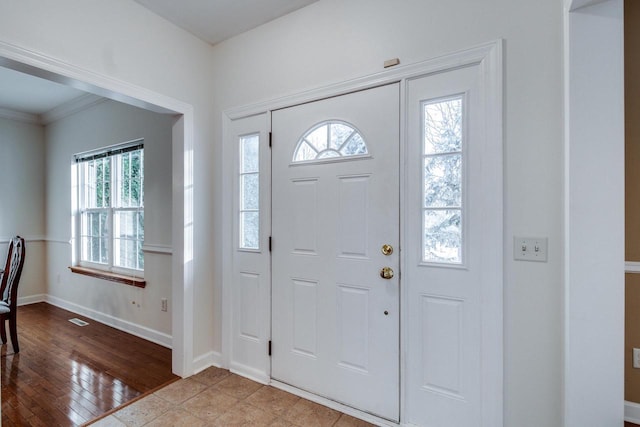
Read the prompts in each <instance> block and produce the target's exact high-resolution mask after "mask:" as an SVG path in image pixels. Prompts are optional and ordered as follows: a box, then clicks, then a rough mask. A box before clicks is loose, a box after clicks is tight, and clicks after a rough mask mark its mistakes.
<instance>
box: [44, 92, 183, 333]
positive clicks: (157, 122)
mask: <svg viewBox="0 0 640 427" xmlns="http://www.w3.org/2000/svg"><path fill="white" fill-rule="evenodd" d="M173 122H174V118H173V117H171V116H168V115H161V114H158V113H152V112H149V111H145V110H142V109H140V108H137V107H132V106H129V105H125V104H121V103H119V102H116V101H104V102H101V103H99V104H97V105H95V106H92V107H90V108H88V109H86V110H83V111H81V112H78V113H76V114H74V115H71V116H68V117H65V118H63V119H61V120H58V121H56V122H53V123H51V124H49V125H47V126H46V130H45V137H46V148H47V155H46V170H47V175H46V199H47V203H46V221H47V234H48V238H49V242H48V244H49V250H48V260H47V283H48V291H47V292H48V295H49V297H52V298H53V301H54V302H58V301H64V302H65V303H70V304H76V305H77V306H80V307H82V308H83V309H87V310H93V311H95V312H97V313H100V315H106V316H112V317H114V318H116V319H118V320H119V321H125V322H131V323H132V324H135V325H137V326H138V327H143V328H148V329H149V330H151V331H155V332H156V333H160V334H165V335H171V315H170V313H169V312H162V311H161V310H160V307H161V305H160V304H161V298H167V299H169V301H170V300H171V255H166V254H157V253H145V279H146V281H147V286H146V288H144V289H137V288H133V287H131V286H127V285H122V284H118V283H114V282H108V281H105V280H100V279H96V278H91V277H88V276H83V275H79V274H74V273H71V272H70V271H69V269H68V267H69V266H70V265H72V253H71V252H72V249H71V245H70V244H69V243H67V242H69V240H70V239H71V214H72V211H71V164H72V159H73V155H74V154H76V153H81V152H84V151H89V150H94V149H98V148H101V147H106V146H110V145H114V144H118V143H122V142H126V141H131V140H135V139H139V138H143V139H144V151H145V159H144V160H145V180H144V187H145V245H150V246H165V247H170V246H171V190H172V184H171V128H172V125H173ZM134 302H135V303H134ZM168 343H170V341H169V342H168Z"/></svg>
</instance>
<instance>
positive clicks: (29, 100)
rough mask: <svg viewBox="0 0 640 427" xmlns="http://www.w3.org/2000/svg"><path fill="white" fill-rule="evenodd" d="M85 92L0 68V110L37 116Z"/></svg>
mask: <svg viewBox="0 0 640 427" xmlns="http://www.w3.org/2000/svg"><path fill="white" fill-rule="evenodd" d="M82 95H85V92H83V91H81V90H78V89H73V88H71V87H69V86H65V85H61V84H58V83H54V82H52V81H49V80H45V79H41V78H39V77H34V76H31V75H29V74H24V73H20V72H18V71H14V70H11V69H9V68H3V67H0V109H4V110H11V111H17V112H21V113H28V114H33V115H39V114H43V113H46V112H47V111H50V110H52V109H53V108H55V107H57V106H58V105H60V104H64V103H65V102H68V101H70V100H72V99H75V98H78V97H80V96H82Z"/></svg>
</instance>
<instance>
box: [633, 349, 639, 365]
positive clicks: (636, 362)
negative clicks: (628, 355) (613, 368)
mask: <svg viewBox="0 0 640 427" xmlns="http://www.w3.org/2000/svg"><path fill="white" fill-rule="evenodd" d="M633 367H634V368H640V348H634V349H633Z"/></svg>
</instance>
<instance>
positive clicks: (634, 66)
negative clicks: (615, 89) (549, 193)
mask: <svg viewBox="0 0 640 427" xmlns="http://www.w3.org/2000/svg"><path fill="white" fill-rule="evenodd" d="M624 7H625V22H624V26H625V34H624V38H625V41H624V42H625V52H624V54H625V115H626V118H625V181H626V182H625V199H626V201H625V217H626V219H625V231H626V235H625V258H626V260H627V261H634V262H640V79H638V78H637V76H640V25H639V24H640V2H638V1H634V0H631V1H629V0H627V1H625V5H624ZM634 76H636V78H634ZM625 286H626V291H625V351H624V366H625V386H624V389H625V390H624V398H625V400H627V401H630V402H640V369H634V368H633V358H632V353H633V348H634V347H636V348H640V274H626V279H625Z"/></svg>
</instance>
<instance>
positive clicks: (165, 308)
mask: <svg viewBox="0 0 640 427" xmlns="http://www.w3.org/2000/svg"><path fill="white" fill-rule="evenodd" d="M160 303H161V306H160V307H161V308H160V309H161V310H162V311H168V310H169V302H168V301H167V299H166V298H162V299H161V300H160Z"/></svg>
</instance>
